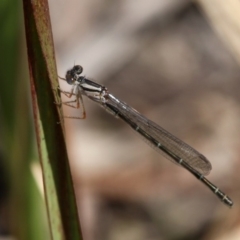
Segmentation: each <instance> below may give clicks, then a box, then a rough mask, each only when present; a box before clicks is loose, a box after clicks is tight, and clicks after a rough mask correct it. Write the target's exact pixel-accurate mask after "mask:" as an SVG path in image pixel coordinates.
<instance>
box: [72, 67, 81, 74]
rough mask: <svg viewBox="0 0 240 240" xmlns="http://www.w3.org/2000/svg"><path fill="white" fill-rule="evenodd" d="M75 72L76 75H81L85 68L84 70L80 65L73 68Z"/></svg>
mask: <svg viewBox="0 0 240 240" xmlns="http://www.w3.org/2000/svg"><path fill="white" fill-rule="evenodd" d="M73 71H74V72H75V73H76V74H78V75H80V74H81V73H82V72H83V68H82V66H80V65H76V66H74V67H73Z"/></svg>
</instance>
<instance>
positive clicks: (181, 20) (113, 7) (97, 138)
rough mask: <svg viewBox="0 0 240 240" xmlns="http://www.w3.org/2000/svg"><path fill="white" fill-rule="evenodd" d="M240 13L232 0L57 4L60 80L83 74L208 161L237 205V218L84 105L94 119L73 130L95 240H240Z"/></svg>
mask: <svg viewBox="0 0 240 240" xmlns="http://www.w3.org/2000/svg"><path fill="white" fill-rule="evenodd" d="M239 7H240V4H239V2H238V3H237V1H233V0H232V1H228V3H226V2H225V1H223V0H221V1H203V0H201V1H188V0H171V1H169V0H161V1H159V0H150V1H146V0H140V1H132V0H130V1H129V0H128V1H127V0H125V1H124V0H122V1H104V0H102V1H93V0H90V1H89V0H88V1H87V0H81V1H80V0H71V1H66V0H51V1H50V13H51V20H52V27H53V34H54V41H55V48H56V56H57V66H58V72H59V75H60V76H64V74H65V72H66V70H67V69H69V68H71V67H72V66H73V65H74V64H80V65H82V66H83V68H84V74H85V75H86V76H87V77H89V78H92V79H94V81H96V82H98V83H100V84H103V85H105V86H106V87H107V88H108V90H109V92H111V93H112V94H113V95H115V96H116V97H117V98H119V99H121V100H123V101H125V102H127V103H128V104H129V105H130V106H133V107H134V108H136V109H137V110H138V111H139V112H141V113H142V114H144V115H145V116H147V117H148V118H149V119H151V120H153V121H154V122H156V123H158V124H159V125H160V126H162V127H164V128H165V129H167V130H168V131H170V132H171V133H173V134H174V135H176V136H177V137H179V138H180V139H182V140H184V141H185V142H187V143H188V144H190V145H191V146H193V147H194V148H196V149H197V150H198V151H200V152H201V153H203V154H204V155H205V156H206V157H207V158H208V159H209V160H210V161H211V163H212V167H213V170H212V172H211V174H210V176H209V180H210V181H212V182H213V183H215V184H216V185H217V186H218V187H219V188H221V190H223V191H224V192H226V193H227V194H228V195H229V196H230V197H231V198H232V199H233V201H234V203H235V205H234V207H233V208H232V209H228V208H227V207H226V206H224V205H223V204H222V203H221V202H220V201H219V200H218V199H217V198H216V197H215V196H214V194H212V193H211V192H210V191H209V190H208V189H207V188H206V187H205V186H204V185H203V184H201V183H200V182H199V181H197V180H196V179H195V178H194V177H193V176H192V175H191V174H189V173H188V172H187V171H186V170H184V169H182V168H180V167H178V166H176V165H174V164H172V163H171V162H169V161H168V160H166V159H165V158H163V157H162V156H160V155H159V154H158V153H157V152H155V151H154V150H152V149H151V148H150V147H148V146H147V145H146V144H145V143H144V142H143V141H142V140H141V139H139V137H138V136H137V135H136V134H134V133H133V131H132V130H131V129H130V128H129V127H128V126H127V125H126V124H125V123H124V122H122V121H119V120H116V119H114V118H113V117H112V116H111V115H109V114H107V113H105V112H104V110H103V109H101V108H99V107H98V106H97V105H96V104H94V103H92V102H90V101H89V100H87V99H84V100H85V108H86V112H87V119H86V120H85V121H76V120H72V119H66V121H65V122H66V131H67V136H68V140H67V144H68V151H69V156H70V159H71V168H72V172H73V174H74V181H75V189H76V192H77V199H78V206H79V214H80V219H81V223H82V228H83V233H84V237H85V238H84V239H85V240H96V239H98V240H120V239H125V240H128V239H129V240H135V239H136V240H146V239H148V240H170V239H171V240H173V239H184V240H185V239H191V240H192V239H194V240H195V239H204V240H210V239H211V240H213V239H218V240H220V239H221V240H225V239H227V240H235V239H240V228H239V203H240V191H239V181H240V179H239V168H240V166H239V165H240V159H239V153H240V140H239V133H240V130H239V129H240V121H239V119H240V110H239V106H240V97H239V96H240V95H239V88H240V81H239V77H240V69H239V56H240V53H239V47H240V41H239V38H238V36H239V29H240V20H238V18H239V16H240V10H239ZM61 87H62V88H64V89H65V90H67V89H70V86H67V85H66V84H63V83H61ZM78 113H79V112H78V111H75V110H73V109H68V108H65V114H66V115H72V116H73V115H77V114H78Z"/></svg>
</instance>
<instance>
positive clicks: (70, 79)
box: [66, 65, 83, 85]
mask: <svg viewBox="0 0 240 240" xmlns="http://www.w3.org/2000/svg"><path fill="white" fill-rule="evenodd" d="M82 71H83V68H82V66H80V65H76V66H74V67H73V68H72V69H70V70H68V71H67V73H66V81H67V83H68V84H70V85H71V84H73V83H74V82H75V81H76V80H77V79H78V77H79V75H80V74H81V73H82Z"/></svg>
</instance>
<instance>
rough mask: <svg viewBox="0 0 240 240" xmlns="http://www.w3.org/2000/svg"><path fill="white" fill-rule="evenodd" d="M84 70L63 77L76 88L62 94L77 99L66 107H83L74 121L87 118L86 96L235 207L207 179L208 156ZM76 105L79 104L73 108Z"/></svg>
mask: <svg viewBox="0 0 240 240" xmlns="http://www.w3.org/2000/svg"><path fill="white" fill-rule="evenodd" d="M82 71H83V68H82V67H81V66H79V65H76V66H74V67H73V68H72V69H70V70H68V71H67V73H66V76H65V78H61V79H63V80H65V81H66V82H67V83H68V84H70V85H72V89H71V91H70V92H65V91H62V90H60V91H61V92H62V93H63V94H65V95H66V96H67V97H69V98H70V97H72V96H74V97H75V98H74V100H72V101H68V102H63V104H66V105H68V106H71V107H75V108H79V107H80V105H81V107H82V108H81V109H82V116H81V117H71V118H81V119H82V118H85V117H86V114H85V109H84V105H83V100H82V95H84V96H87V97H88V98H90V99H91V100H92V101H94V102H96V103H98V104H99V105H100V106H101V107H103V108H104V109H105V110H107V111H108V112H109V113H111V114H113V115H114V116H115V117H119V118H121V119H122V120H123V121H125V122H126V123H127V124H128V125H129V126H130V127H132V128H133V130H134V131H136V132H137V133H138V134H140V135H141V136H142V137H143V139H144V140H145V141H146V142H147V143H148V144H149V145H150V146H151V147H152V148H154V149H155V150H156V151H158V152H159V153H161V154H162V155H164V156H165V157H166V158H168V159H169V160H171V161H172V162H174V163H176V164H178V165H180V166H182V167H183V168H185V169H186V170H188V171H189V172H190V173H192V174H193V175H194V176H195V177H196V178H197V179H199V180H200V181H201V182H202V183H204V184H205V186H207V187H208V188H209V189H210V190H211V191H212V192H213V193H214V194H215V195H216V196H217V197H218V198H219V199H220V200H221V201H222V202H223V203H225V204H226V205H228V206H230V207H231V206H232V205H233V202H232V200H231V199H230V198H229V197H228V196H227V195H226V194H225V193H223V192H222V191H221V190H220V189H219V188H218V187H216V186H215V185H214V184H212V183H211V182H210V181H209V180H208V179H207V178H205V177H204V176H205V175H207V174H208V173H209V172H210V171H211V169H212V166H211V163H210V162H209V160H208V159H207V158H206V157H205V156H203V155H202V154H201V153H199V152H198V151H196V150H195V149H193V148H192V147H190V146H189V145H188V144H186V143H185V142H183V141H182V140H180V139H178V138H177V137H175V136H173V135H172V134H170V133H169V132H168V131H166V130H165V129H163V128H162V127H160V126H158V125H157V124H156V123H154V122H152V121H150V120H149V119H147V118H146V117H144V116H143V115H141V114H140V113H139V112H138V111H137V110H135V109H134V108H132V107H130V106H128V105H127V104H126V103H125V102H123V101H121V100H119V99H117V98H115V97H114V96H113V95H112V94H110V93H109V92H108V90H107V88H106V87H104V86H102V85H100V84H98V83H95V82H93V81H91V80H89V79H87V78H86V77H84V76H80V75H81V73H82ZM74 103H75V105H73V104H74Z"/></svg>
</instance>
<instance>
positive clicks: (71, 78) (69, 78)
mask: <svg viewBox="0 0 240 240" xmlns="http://www.w3.org/2000/svg"><path fill="white" fill-rule="evenodd" d="M65 78H66V81H67V83H68V84H70V85H72V84H73V83H74V82H75V79H74V78H73V76H72V73H71V71H67V73H66V76H65Z"/></svg>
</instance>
